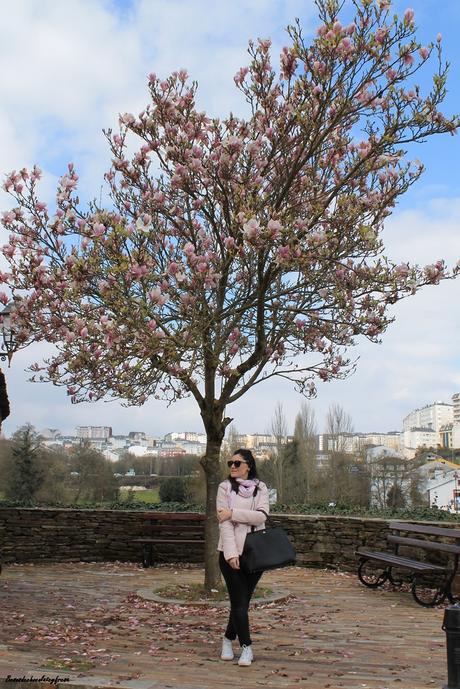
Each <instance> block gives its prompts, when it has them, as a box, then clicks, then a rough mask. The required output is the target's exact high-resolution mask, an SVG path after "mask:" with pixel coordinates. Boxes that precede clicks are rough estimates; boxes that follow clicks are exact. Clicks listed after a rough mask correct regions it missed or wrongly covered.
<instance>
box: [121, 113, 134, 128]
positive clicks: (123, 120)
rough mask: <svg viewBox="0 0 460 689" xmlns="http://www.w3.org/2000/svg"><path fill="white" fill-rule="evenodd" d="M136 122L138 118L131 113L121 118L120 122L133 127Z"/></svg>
mask: <svg viewBox="0 0 460 689" xmlns="http://www.w3.org/2000/svg"><path fill="white" fill-rule="evenodd" d="M135 121H136V118H135V117H134V115H132V114H131V113H130V112H125V114H124V115H122V116H121V117H120V122H121V123H122V124H126V125H132V124H134V122H135Z"/></svg>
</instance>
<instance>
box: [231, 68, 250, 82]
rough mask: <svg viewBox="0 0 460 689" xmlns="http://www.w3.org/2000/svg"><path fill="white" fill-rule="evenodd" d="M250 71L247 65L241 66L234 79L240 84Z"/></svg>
mask: <svg viewBox="0 0 460 689" xmlns="http://www.w3.org/2000/svg"><path fill="white" fill-rule="evenodd" d="M248 72H249V69H248V68H247V67H241V68H240V69H239V70H238V72H237V73H236V74H235V76H234V77H233V80H234V82H235V84H236V85H237V86H240V85H241V84H242V83H243V81H244V79H245V77H246V75H247V73H248Z"/></svg>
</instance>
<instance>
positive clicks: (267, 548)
mask: <svg viewBox="0 0 460 689" xmlns="http://www.w3.org/2000/svg"><path fill="white" fill-rule="evenodd" d="M295 561H296V553H295V550H294V546H293V545H292V543H291V541H290V540H289V538H288V535H287V533H286V532H285V531H284V529H282V528H281V527H280V526H270V527H267V528H265V529H261V530H260V531H254V527H252V528H251V531H250V532H249V533H248V535H247V536H246V540H245V542H244V548H243V552H242V554H241V556H240V567H241V569H242V570H243V571H244V572H246V573H247V574H254V573H255V572H264V571H265V570H266V569H278V568H279V567H288V566H289V565H294V564H295Z"/></svg>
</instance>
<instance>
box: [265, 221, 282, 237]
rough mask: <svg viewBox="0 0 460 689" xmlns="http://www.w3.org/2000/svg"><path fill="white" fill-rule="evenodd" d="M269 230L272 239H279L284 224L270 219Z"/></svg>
mask: <svg viewBox="0 0 460 689" xmlns="http://www.w3.org/2000/svg"><path fill="white" fill-rule="evenodd" d="M267 229H268V230H269V232H270V237H271V238H272V239H278V237H279V235H280V232H281V231H282V229H283V226H282V224H281V223H280V222H279V220H273V219H270V220H269V221H268V225H267Z"/></svg>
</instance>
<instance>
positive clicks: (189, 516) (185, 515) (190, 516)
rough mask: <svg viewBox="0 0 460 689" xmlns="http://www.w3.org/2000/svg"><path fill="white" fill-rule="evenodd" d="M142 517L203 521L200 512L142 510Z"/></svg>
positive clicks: (154, 519)
mask: <svg viewBox="0 0 460 689" xmlns="http://www.w3.org/2000/svg"><path fill="white" fill-rule="evenodd" d="M141 517H142V519H147V520H150V521H161V520H164V521H166V522H183V521H184V522H185V521H190V522H204V519H205V516H204V514H201V513H200V512H143V513H142V515H141Z"/></svg>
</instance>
